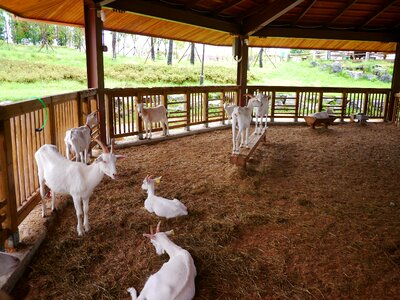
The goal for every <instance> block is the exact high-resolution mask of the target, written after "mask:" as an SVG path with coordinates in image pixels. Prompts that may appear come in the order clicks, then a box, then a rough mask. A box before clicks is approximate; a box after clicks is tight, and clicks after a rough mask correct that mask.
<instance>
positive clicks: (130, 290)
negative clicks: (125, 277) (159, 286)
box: [128, 287, 137, 300]
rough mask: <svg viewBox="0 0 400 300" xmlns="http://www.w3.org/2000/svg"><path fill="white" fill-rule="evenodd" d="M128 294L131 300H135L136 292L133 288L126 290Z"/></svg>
mask: <svg viewBox="0 0 400 300" xmlns="http://www.w3.org/2000/svg"><path fill="white" fill-rule="evenodd" d="M128 293H129V294H131V300H136V299H137V292H136V290H135V289H134V288H133V287H131V288H129V289H128Z"/></svg>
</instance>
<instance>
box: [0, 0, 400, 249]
mask: <svg viewBox="0 0 400 300" xmlns="http://www.w3.org/2000/svg"><path fill="white" fill-rule="evenodd" d="M0 8H2V9H4V10H6V11H8V12H10V13H13V14H14V15H15V17H16V18H20V19H29V20H34V21H40V22H46V23H56V24H63V25H71V26H79V27H84V28H85V38H86V55H87V78H88V90H85V91H79V92H75V93H70V94H65V95H55V96H51V97H47V98H45V99H44V102H45V103H46V104H47V105H48V107H49V124H50V125H49V126H48V128H45V130H43V132H42V133H40V134H37V133H35V132H34V130H32V129H34V128H36V126H37V123H41V122H42V121H43V118H44V110H43V107H42V105H41V104H40V103H38V101H35V100H29V101H24V102H21V103H17V104H13V105H9V106H4V107H0V147H1V149H2V150H1V157H0V161H1V168H0V172H1V178H2V181H1V193H0V224H1V225H2V226H0V247H1V246H2V245H3V243H4V240H5V239H6V238H7V237H9V236H12V237H13V239H14V243H18V225H19V224H20V223H21V222H22V221H23V219H24V218H25V217H26V216H27V215H28V214H29V212H30V211H31V210H32V208H33V207H34V206H35V205H36V204H37V203H38V201H39V199H40V196H39V195H38V182H37V175H36V166H35V164H34V160H33V154H34V152H35V151H36V149H37V148H39V147H40V145H42V144H43V143H48V142H49V143H53V144H56V145H58V146H61V145H63V136H64V134H65V130H66V129H68V128H71V127H76V126H79V125H81V124H83V123H84V120H83V118H82V114H81V112H82V111H84V112H90V111H92V110H95V109H98V110H99V115H100V129H99V134H100V137H101V139H102V140H103V141H109V140H110V138H113V137H124V136H129V135H134V134H138V133H139V132H141V126H142V125H141V120H140V119H139V118H138V117H137V116H136V115H132V111H133V103H134V101H144V102H146V103H147V104H148V105H155V104H159V103H163V104H164V105H172V103H170V102H169V100H168V99H169V95H174V94H181V95H183V97H184V101H183V102H182V103H181V104H182V105H183V106H184V110H183V111H180V112H176V114H175V115H174V116H173V117H172V118H171V121H170V122H171V125H172V127H174V126H175V127H189V126H190V125H195V124H207V123H208V122H211V121H219V120H223V119H224V117H225V116H224V112H223V110H221V111H218V112H217V113H215V111H212V109H211V106H210V105H209V103H210V101H212V100H213V99H210V98H209V94H210V93H219V94H220V95H221V97H220V99H223V98H224V97H225V96H227V97H230V98H231V99H234V100H233V101H235V102H236V103H238V104H240V105H243V104H244V97H243V95H244V94H245V93H246V92H254V91H255V90H256V89H259V90H260V91H262V92H263V93H268V94H270V95H271V96H272V107H271V118H272V119H274V118H279V117H288V116H290V117H293V119H295V120H297V118H299V117H303V116H304V115H306V114H309V113H312V112H316V111H320V110H322V108H323V105H324V103H323V101H324V99H325V98H326V97H328V96H327V95H328V94H329V95H331V94H335V95H336V96H334V97H339V98H340V99H341V100H342V101H341V102H340V104H338V106H337V107H336V109H337V110H338V111H339V113H338V117H339V118H341V119H342V120H343V119H344V118H346V117H349V115H351V114H352V113H354V112H355V111H356V108H355V106H353V108H352V109H349V107H348V106H347V103H348V102H349V101H350V100H351V102H352V103H356V104H357V103H358V104H359V107H362V110H363V112H365V113H368V114H369V115H370V116H371V117H372V118H374V117H375V118H378V119H383V120H385V121H395V120H396V119H398V117H397V116H398V110H397V104H396V102H395V94H396V93H397V92H399V91H400V80H399V76H400V55H399V54H400V46H399V45H400V44H399V42H400V23H399V19H400V0H349V1H346V0H340V1H329V0H264V1H263V0H229V1H219V0H218V1H217V0H195V1H189V0H168V1H166V0H152V1H148V0H135V1H128V0H103V1H100V0H48V1H41V0H23V1H22V0H15V1H8V0H0ZM103 29H106V30H112V31H119V32H125V33H132V34H140V35H147V36H153V37H162V38H167V39H175V40H181V41H190V42H196V43H204V44H210V45H219V46H232V47H233V53H234V55H235V56H236V58H237V83H236V85H235V86H222V87H215V86H212V87H176V88H175V87H174V88H153V89H105V86H104V70H103V45H102V30H103ZM249 47H273V48H298V49H329V50H351V51H371V52H386V53H396V56H395V57H396V58H395V63H394V72H393V80H392V84H391V88H390V89H358V88H354V89H351V88H332V87H326V88H310V87H308V88H306V87H271V86H248V84H247V64H248V49H249ZM279 92H287V93H293V95H294V96H293V100H294V103H295V104H294V105H293V106H292V107H291V108H290V109H289V110H288V108H287V107H283V106H282V105H280V104H279V103H278V101H276V100H277V99H278V98H279V96H278V94H279ZM218 101H220V100H218ZM175 104H176V103H175ZM175 104H174V105H175ZM194 107H197V108H199V109H195V110H194V109H193V108H194ZM124 116H128V117H127V118H124ZM59 148H62V147H59Z"/></svg>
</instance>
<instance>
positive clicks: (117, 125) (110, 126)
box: [0, 86, 400, 248]
mask: <svg viewBox="0 0 400 300" xmlns="http://www.w3.org/2000/svg"><path fill="white" fill-rule="evenodd" d="M257 90H259V91H260V92H262V93H264V94H268V95H270V96H271V102H270V105H271V107H270V113H269V117H270V118H271V121H274V120H275V119H279V118H285V119H287V120H292V121H294V122H297V121H303V120H302V118H303V117H304V116H306V115H309V114H312V113H314V112H318V111H322V110H325V109H326V108H327V107H331V108H333V109H334V113H335V114H336V115H337V116H338V117H339V119H341V120H342V121H343V120H345V119H347V118H350V116H351V115H352V114H356V113H358V112H364V113H366V114H367V115H368V116H369V118H370V119H382V120H395V121H396V122H399V121H400V103H399V98H396V101H395V102H394V103H392V105H390V99H391V98H392V97H391V94H390V93H391V91H390V89H362V88H316V87H315V88H314V87H277V86H275V87H269V86H249V87H248V92H249V93H255V92H256V91H257ZM238 91H239V88H238V87H237V86H207V87H165V88H137V89H133V88H129V89H106V90H105V101H106V120H103V122H104V123H103V124H101V127H100V128H106V131H107V137H108V138H123V137H126V136H135V135H139V136H140V135H141V134H142V132H143V129H142V128H143V125H142V120H141V119H140V118H139V116H138V114H137V109H136V106H135V104H136V103H138V102H141V103H144V104H145V107H154V106H156V105H159V104H163V105H165V106H166V107H167V109H168V121H169V126H170V128H185V129H186V130H190V129H191V126H194V125H199V124H203V125H204V126H208V124H209V123H211V122H221V123H223V122H224V121H225V120H226V115H225V112H224V109H223V102H224V101H228V102H229V103H232V104H237V103H238ZM41 100H42V101H43V103H44V104H45V105H46V106H47V108H48V118H47V117H46V116H47V114H46V109H44V107H43V104H42V103H41V102H40V101H39V100H38V99H32V100H28V101H23V102H18V103H15V104H10V105H5V106H0V147H1V151H0V175H1V182H0V248H3V245H4V240H5V239H6V238H8V237H9V236H12V237H13V240H14V244H17V243H18V239H19V237H18V225H19V224H20V223H21V222H22V221H23V220H24V218H25V217H26V216H27V215H28V214H29V213H30V211H31V210H32V209H33V208H34V207H35V206H36V204H37V203H38V202H39V200H40V195H39V193H38V188H39V186H38V185H39V184H38V178H37V167H36V163H35V161H34V153H35V152H36V150H37V149H38V148H39V147H40V146H41V145H43V144H45V143H52V144H55V145H56V146H57V147H58V148H59V149H60V152H61V153H62V154H65V145H64V136H65V132H66V130H68V129H70V128H72V127H77V126H80V125H83V124H84V123H85V117H84V115H83V112H85V113H90V112H92V111H94V110H96V107H97V90H95V89H92V90H87V91H81V92H75V93H69V94H64V95H57V96H52V97H45V98H42V99H41ZM391 108H392V109H393V112H390V109H391ZM44 123H46V124H45V126H44V128H43V130H42V131H36V130H35V129H37V128H40V127H41V126H42V124H44ZM154 130H161V126H160V124H156V126H155V129H154Z"/></svg>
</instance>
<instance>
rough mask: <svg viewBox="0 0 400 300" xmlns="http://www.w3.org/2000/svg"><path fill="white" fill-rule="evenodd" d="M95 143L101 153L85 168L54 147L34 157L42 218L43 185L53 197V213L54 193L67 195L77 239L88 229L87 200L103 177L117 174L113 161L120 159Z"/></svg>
mask: <svg viewBox="0 0 400 300" xmlns="http://www.w3.org/2000/svg"><path fill="white" fill-rule="evenodd" d="M97 143H98V144H99V145H100V146H101V148H102V149H103V153H102V154H101V155H100V156H99V157H98V158H97V159H96V160H95V161H94V163H93V164H91V165H85V164H82V163H77V162H73V161H70V160H68V159H66V158H65V157H64V156H62V155H61V154H60V152H58V149H57V147H56V146H54V145H48V144H47V145H43V146H42V147H40V148H39V150H37V151H36V153H35V159H36V164H37V166H38V176H39V184H40V194H41V196H42V216H43V217H45V215H46V214H45V209H46V205H45V202H44V197H45V190H44V184H46V185H47V186H48V187H49V188H50V190H51V195H52V202H51V208H52V210H53V211H54V210H55V207H54V205H55V193H62V194H69V195H71V196H72V198H73V201H74V206H75V210H76V216H77V219H78V225H77V231H78V235H82V234H83V233H84V232H88V231H89V229H90V226H89V216H88V212H89V197H90V196H91V195H92V193H93V190H94V189H95V188H96V186H97V185H98V184H99V183H100V181H101V180H102V179H103V176H104V174H106V175H107V176H109V177H111V178H112V179H114V176H115V174H116V172H117V171H116V167H115V164H116V160H117V159H118V158H122V157H124V156H123V155H115V154H113V153H112V152H113V147H111V153H110V151H109V150H108V148H107V147H106V146H105V145H104V144H103V143H102V142H100V141H97ZM82 203H83V227H84V229H83V227H82V220H81V218H82Z"/></svg>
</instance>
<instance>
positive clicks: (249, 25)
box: [243, 0, 304, 35]
mask: <svg viewBox="0 0 400 300" xmlns="http://www.w3.org/2000/svg"><path fill="white" fill-rule="evenodd" d="M303 1H304V0H279V1H274V2H273V3H272V4H271V5H265V4H263V5H262V6H260V7H259V9H258V10H256V11H257V13H256V14H255V15H253V16H251V17H249V18H247V19H246V20H244V21H245V22H244V24H243V34H244V35H252V34H254V33H255V32H257V31H259V30H260V29H262V28H263V27H264V26H266V25H268V24H269V23H271V22H273V21H274V20H276V19H277V18H279V17H280V16H282V15H283V14H284V13H286V12H288V11H289V10H291V9H292V8H293V7H295V6H297V5H299V4H300V3H302V2H303Z"/></svg>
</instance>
